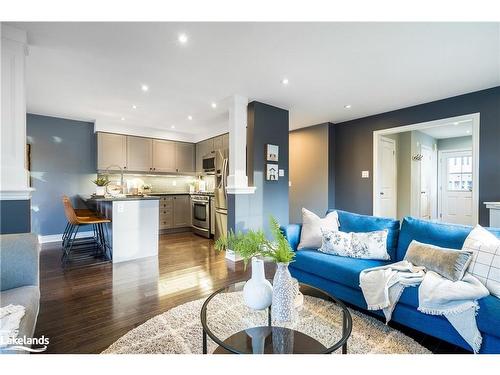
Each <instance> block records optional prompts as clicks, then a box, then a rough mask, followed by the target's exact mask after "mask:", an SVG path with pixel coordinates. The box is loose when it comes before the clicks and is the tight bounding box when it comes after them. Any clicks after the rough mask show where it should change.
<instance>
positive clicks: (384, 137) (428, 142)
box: [373, 113, 479, 225]
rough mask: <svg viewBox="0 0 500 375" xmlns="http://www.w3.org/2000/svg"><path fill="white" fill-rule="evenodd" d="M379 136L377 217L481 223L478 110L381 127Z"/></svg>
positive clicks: (375, 156) (376, 149)
mask: <svg viewBox="0 0 500 375" xmlns="http://www.w3.org/2000/svg"><path fill="white" fill-rule="evenodd" d="M373 141H374V142H373V148H374V150H373V160H374V161H373V214H374V215H375V216H383V217H391V218H397V219H400V220H401V219H402V218H404V217H405V216H413V217H417V218H420V219H424V220H440V221H443V222H449V223H460V224H466V225H474V224H476V223H477V221H478V212H479V178H478V177H479V114H478V113H475V114H470V115H464V116H457V117H453V118H447V119H441V120H436V121H430V122H426V123H419V124H413V125H407V126H401V127H396V128H390V129H384V130H378V131H375V132H374V139H373ZM394 165H395V167H394Z"/></svg>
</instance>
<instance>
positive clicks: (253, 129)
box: [228, 102, 289, 235]
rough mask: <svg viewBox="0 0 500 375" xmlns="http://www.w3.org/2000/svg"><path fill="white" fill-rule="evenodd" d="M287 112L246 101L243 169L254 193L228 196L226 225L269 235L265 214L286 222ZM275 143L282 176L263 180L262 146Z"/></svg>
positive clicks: (287, 177) (263, 154)
mask: <svg viewBox="0 0 500 375" xmlns="http://www.w3.org/2000/svg"><path fill="white" fill-rule="evenodd" d="M288 131H289V130H288V111H287V110H284V109H281V108H277V107H273V106H271V105H267V104H264V103H260V102H251V103H250V104H248V119H247V168H248V169H247V170H248V173H249V175H248V180H249V185H250V186H255V187H256V188H257V189H256V191H255V194H248V195H229V198H228V228H230V229H233V230H245V229H263V230H264V231H265V232H266V234H267V235H269V234H270V233H269V217H270V216H271V215H273V216H274V217H276V219H277V220H278V221H279V222H280V224H288V220H289V217H288V211H289V207H288V179H289V171H288V159H289V154H288V143H289V139H288V137H289V134H288ZM267 144H273V145H277V146H279V161H278V162H277V163H275V162H269V163H270V164H277V165H278V167H279V169H283V170H284V172H285V175H284V176H283V177H279V178H278V181H267V180H266V164H267V163H268V162H267V161H266V145H267Z"/></svg>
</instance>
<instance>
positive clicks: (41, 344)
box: [0, 335, 49, 353]
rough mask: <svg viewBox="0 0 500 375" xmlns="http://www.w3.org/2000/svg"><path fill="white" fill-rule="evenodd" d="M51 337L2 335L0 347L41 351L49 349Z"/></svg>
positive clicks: (32, 351) (34, 351) (33, 351)
mask: <svg viewBox="0 0 500 375" xmlns="http://www.w3.org/2000/svg"><path fill="white" fill-rule="evenodd" d="M48 345H49V338H48V337H45V336H44V335H42V336H41V337H26V336H23V337H8V338H7V339H5V338H4V337H3V336H0V348H1V349H3V350H17V351H25V352H30V353H41V352H44V351H46V350H47V346H48Z"/></svg>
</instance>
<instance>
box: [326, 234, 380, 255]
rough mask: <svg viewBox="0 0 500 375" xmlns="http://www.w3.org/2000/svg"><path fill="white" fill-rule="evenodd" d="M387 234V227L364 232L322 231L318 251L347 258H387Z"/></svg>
mask: <svg viewBox="0 0 500 375" xmlns="http://www.w3.org/2000/svg"><path fill="white" fill-rule="evenodd" d="M387 234H388V230H387V229H384V230H379V231H374V232H366V233H354V232H350V233H346V232H340V231H324V232H323V241H322V244H321V247H320V248H319V251H321V252H323V253H326V254H332V255H339V256H343V257H349V258H360V259H379V260H388V259H390V257H389V254H388V253H387Z"/></svg>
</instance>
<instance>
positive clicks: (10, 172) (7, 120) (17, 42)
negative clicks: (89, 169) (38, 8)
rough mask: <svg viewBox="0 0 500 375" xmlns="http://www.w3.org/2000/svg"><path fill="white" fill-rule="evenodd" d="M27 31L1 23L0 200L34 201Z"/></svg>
mask: <svg viewBox="0 0 500 375" xmlns="http://www.w3.org/2000/svg"><path fill="white" fill-rule="evenodd" d="M26 52H27V36H26V32H25V31H23V30H20V29H17V28H14V27H11V26H7V25H5V24H4V23H2V24H1V61H2V63H1V64H2V65H1V71H2V72H1V87H2V91H1V103H2V104H1V126H0V127H1V133H0V134H1V137H0V157H1V159H0V169H1V172H0V173H1V174H0V176H1V180H0V199H1V200H24V199H30V197H31V191H32V190H33V189H31V188H29V184H28V172H27V170H26V165H25V159H26V87H25V60H26Z"/></svg>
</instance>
